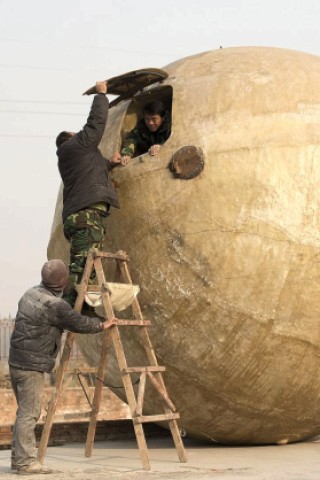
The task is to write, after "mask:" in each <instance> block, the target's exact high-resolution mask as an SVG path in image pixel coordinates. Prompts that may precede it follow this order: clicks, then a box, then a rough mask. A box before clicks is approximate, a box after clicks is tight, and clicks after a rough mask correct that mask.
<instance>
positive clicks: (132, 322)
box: [115, 318, 151, 327]
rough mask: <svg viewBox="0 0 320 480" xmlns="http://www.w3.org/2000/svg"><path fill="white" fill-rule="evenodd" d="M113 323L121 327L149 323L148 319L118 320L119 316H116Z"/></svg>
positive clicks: (142, 325) (144, 325) (146, 325)
mask: <svg viewBox="0 0 320 480" xmlns="http://www.w3.org/2000/svg"><path fill="white" fill-rule="evenodd" d="M115 325H117V326H119V327H122V326H124V325H125V326H128V327H130V326H131V327H135V326H137V327H148V326H150V325H151V322H150V320H120V319H119V318H116V322H115Z"/></svg>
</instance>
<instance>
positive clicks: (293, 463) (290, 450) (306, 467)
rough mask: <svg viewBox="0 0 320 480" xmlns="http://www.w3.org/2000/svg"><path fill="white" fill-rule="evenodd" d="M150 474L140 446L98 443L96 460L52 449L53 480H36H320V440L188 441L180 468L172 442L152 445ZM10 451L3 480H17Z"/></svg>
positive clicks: (0, 454) (2, 461)
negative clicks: (267, 443)
mask: <svg viewBox="0 0 320 480" xmlns="http://www.w3.org/2000/svg"><path fill="white" fill-rule="evenodd" d="M148 447H149V457H150V466H151V470H150V471H144V470H143V469H142V466H141V461H140V457H139V450H138V448H137V445H136V442H135V440H125V441H105V442H96V444H95V446H94V451H93V455H92V457H90V458H86V457H85V456H84V448H85V446H84V444H70V445H64V446H57V447H49V448H48V451H47V455H46V463H47V464H48V465H50V466H51V467H53V468H54V469H55V473H54V474H52V475H32V476H31V475H30V476H28V477H26V478H36V479H37V480H44V479H46V480H50V479H52V480H65V479H71V480H180V479H184V480H209V479H212V480H235V479H239V480H319V479H320V437H316V438H314V439H311V440H309V441H306V442H301V443H296V444H290V445H283V446H275V445H271V446H255V447H226V446H217V445H208V444H207V443H203V442H196V441H194V440H191V439H185V447H186V453H187V457H188V462H187V463H180V462H179V459H178V456H177V452H176V450H175V448H174V446H173V444H172V440H171V438H170V437H165V438H152V439H150V440H149V441H148ZM9 466H10V451H9V450H1V451H0V480H14V479H15V478H17V475H16V474H15V473H11V472H10V471H9Z"/></svg>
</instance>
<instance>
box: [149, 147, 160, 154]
mask: <svg viewBox="0 0 320 480" xmlns="http://www.w3.org/2000/svg"><path fill="white" fill-rule="evenodd" d="M159 151H160V145H152V147H150V148H149V155H158V153H159Z"/></svg>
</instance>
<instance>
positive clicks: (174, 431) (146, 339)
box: [118, 261, 187, 462]
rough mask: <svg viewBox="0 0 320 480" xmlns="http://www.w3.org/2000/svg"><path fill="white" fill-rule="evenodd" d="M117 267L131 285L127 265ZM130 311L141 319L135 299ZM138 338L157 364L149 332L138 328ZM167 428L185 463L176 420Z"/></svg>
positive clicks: (185, 459)
mask: <svg viewBox="0 0 320 480" xmlns="http://www.w3.org/2000/svg"><path fill="white" fill-rule="evenodd" d="M118 267H119V270H120V272H121V276H122V279H123V281H124V282H125V283H132V279H131V275H130V272H129V269H128V265H127V263H126V262H124V261H121V262H118ZM132 309H133V313H134V315H135V316H136V318H141V319H142V318H143V315H142V312H141V308H140V304H139V301H138V299H137V298H135V299H134V301H133V303H132ZM139 336H140V339H141V341H142V344H143V346H144V349H145V352H146V355H147V357H148V360H149V362H150V364H151V365H157V364H158V361H157V357H156V354H155V352H154V349H153V346H152V343H151V340H150V336H149V332H148V330H147V328H140V329H139ZM155 376H156V378H157V379H158V381H159V383H160V385H161V386H162V388H163V389H164V391H165V392H166V391H167V390H166V387H165V384H164V380H163V377H162V375H161V373H158V374H156V375H155ZM164 410H165V412H166V413H170V412H171V410H170V409H168V408H167V407H164ZM169 427H170V431H171V435H172V438H173V441H174V444H175V447H176V450H177V452H178V456H179V459H180V461H181V462H187V455H186V452H185V448H184V445H183V442H182V439H181V435H180V430H179V427H178V423H177V421H176V420H170V421H169Z"/></svg>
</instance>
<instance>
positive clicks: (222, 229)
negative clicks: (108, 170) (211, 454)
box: [49, 47, 320, 444]
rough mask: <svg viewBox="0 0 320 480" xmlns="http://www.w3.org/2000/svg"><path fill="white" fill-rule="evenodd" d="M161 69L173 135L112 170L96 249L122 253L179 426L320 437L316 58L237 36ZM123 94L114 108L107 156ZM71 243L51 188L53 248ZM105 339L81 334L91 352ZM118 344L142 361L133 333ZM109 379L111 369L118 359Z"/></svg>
mask: <svg viewBox="0 0 320 480" xmlns="http://www.w3.org/2000/svg"><path fill="white" fill-rule="evenodd" d="M164 70H166V71H167V72H168V74H169V76H168V78H167V79H166V80H165V81H164V82H163V84H162V86H164V87H165V86H168V85H169V86H171V87H172V120H173V127H172V134H171V137H170V138H169V140H168V141H167V142H166V144H165V145H163V147H162V148H161V150H160V153H159V155H157V156H156V157H151V156H149V155H148V154H146V155H144V156H143V157H142V158H140V159H139V158H136V159H134V160H133V161H132V162H131V164H129V165H128V166H127V167H119V168H116V169H114V171H113V174H112V175H113V179H114V181H115V184H116V186H117V189H118V193H119V197H120V201H121V209H120V210H115V209H113V210H112V214H111V216H110V217H109V218H108V220H107V233H106V239H105V249H106V250H107V251H111V252H116V251H118V250H124V251H126V252H127V253H128V255H129V257H130V265H129V268H130V272H131V275H132V277H133V281H134V283H137V284H139V285H140V287H141V293H140V294H139V300H140V303H141V306H142V310H143V312H144V314H145V317H146V318H148V319H150V320H151V321H152V328H151V330H150V333H151V338H152V341H153V345H154V347H155V351H156V354H157V356H158V359H159V363H160V364H162V365H165V366H166V369H167V370H166V373H165V381H166V385H167V387H168V391H169V393H170V396H171V398H172V400H173V402H174V403H175V404H176V406H177V409H178V411H179V412H180V415H181V422H180V425H181V427H182V428H184V429H185V430H186V432H187V434H188V435H190V436H194V437H200V438H204V439H209V440H211V441H218V442H223V443H229V444H257V443H263V444H265V443H285V442H287V441H288V442H292V441H297V440H301V439H304V438H308V437H310V436H313V435H317V434H320V348H319V341H320V216H319V215H320V209H319V204H320V58H319V57H316V56H313V55H308V54H305V53H300V52H296V51H289V50H284V49H277V48H260V47H249V48H242V47H241V48H228V49H219V50H215V51H210V52H205V53H202V54H199V55H195V56H191V57H187V58H184V59H182V60H179V61H177V62H175V63H172V64H170V65H168V66H167V67H165V68H164ZM153 88H155V87H152V86H151V87H148V89H149V91H150V93H151V94H152V92H153ZM129 105H130V101H128V100H126V101H123V102H121V103H119V104H118V105H117V106H115V107H113V108H112V109H111V111H110V115H109V120H108V125H107V128H106V131H105V134H104V138H103V141H102V143H101V146H100V147H101V149H102V151H103V153H104V154H105V156H106V157H110V156H111V155H112V153H113V152H114V151H116V150H117V149H118V148H119V143H120V141H121V140H120V134H121V129H122V127H123V122H124V121H125V118H127V117H125V115H126V110H127V108H128V107H129ZM185 146H195V147H197V148H198V149H200V150H201V151H202V152H203V159H204V169H203V171H202V172H201V173H200V174H199V175H197V176H196V177H195V178H192V179H188V180H184V179H179V178H175V177H174V176H173V174H172V172H171V171H170V169H169V168H168V164H169V163H170V160H171V158H172V156H173V155H174V153H175V152H177V151H178V150H179V149H181V148H182V147H185ZM67 256H68V245H67V243H66V241H65V240H64V239H63V235H62V227H61V195H60V196H59V199H58V203H57V209H56V216H55V220H54V225H53V230H52V236H51V240H50V244H49V258H53V257H60V258H64V259H67ZM100 341H101V339H100V338H99V339H98V336H93V335H92V336H90V335H87V336H85V337H82V338H81V339H80V342H81V345H82V348H83V349H84V351H85V352H86V355H87V357H88V358H89V360H90V362H91V363H92V364H95V363H97V362H98V359H99V357H98V349H97V345H98V343H99V342H100ZM125 342H127V345H128V350H129V359H130V361H131V365H139V364H140V365H141V364H144V362H143V357H142V353H141V349H140V347H139V345H137V341H135V338H134V336H133V334H132V330H130V332H129V333H128V334H127V335H126V334H125ZM137 357H138V361H137V359H135V360H134V358H137ZM139 362H140V363H139ZM108 379H109V380H110V383H112V384H113V385H115V384H117V383H115V382H120V379H119V375H118V373H117V368H116V362H115V360H114V356H112V358H111V360H110V373H109V375H108ZM117 393H119V390H117ZM147 409H148V410H150V411H152V412H153V409H152V402H149V403H148V404H147Z"/></svg>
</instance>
